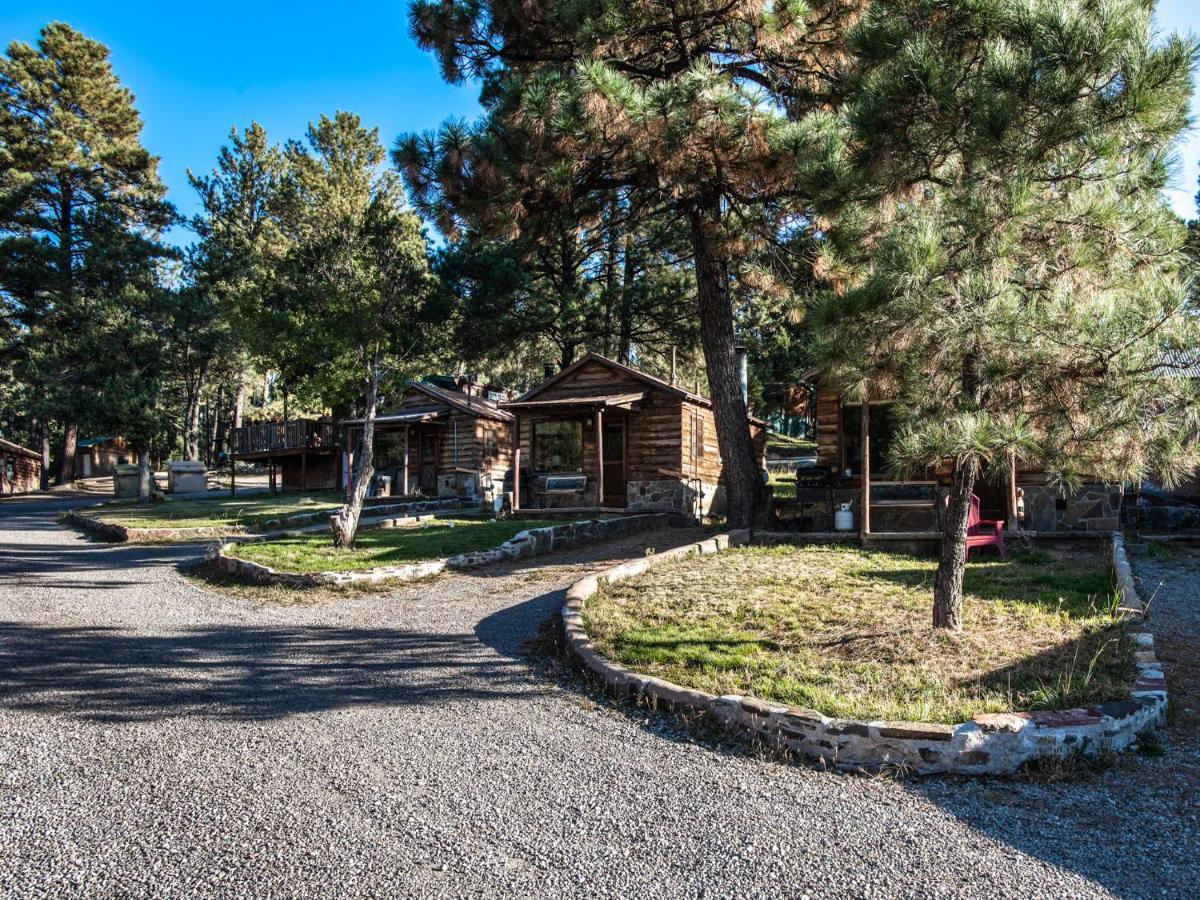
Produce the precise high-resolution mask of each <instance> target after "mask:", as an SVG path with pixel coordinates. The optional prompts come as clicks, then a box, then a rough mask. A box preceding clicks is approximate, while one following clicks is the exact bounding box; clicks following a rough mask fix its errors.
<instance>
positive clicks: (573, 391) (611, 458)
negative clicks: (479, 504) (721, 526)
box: [504, 353, 766, 518]
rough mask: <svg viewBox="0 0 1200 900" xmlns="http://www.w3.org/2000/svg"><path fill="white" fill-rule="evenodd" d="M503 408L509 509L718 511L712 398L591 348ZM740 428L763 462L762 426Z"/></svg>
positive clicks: (721, 501)
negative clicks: (509, 451) (512, 444)
mask: <svg viewBox="0 0 1200 900" xmlns="http://www.w3.org/2000/svg"><path fill="white" fill-rule="evenodd" d="M504 407H505V409H507V410H508V411H509V412H511V413H512V414H513V416H514V419H515V421H514V424H513V431H514V433H515V434H516V435H517V438H516V453H515V454H514V455H515V456H516V459H515V461H514V464H513V465H514V471H515V473H516V483H515V484H513V485H512V486H511V489H512V491H513V501H514V507H516V508H553V507H578V508H589V509H597V508H599V509H607V510H630V511H634V510H636V511H644V510H668V511H674V512H679V513H682V514H684V515H688V516H691V517H693V518H702V517H705V516H715V515H721V514H723V512H724V509H725V503H726V498H725V485H724V483H723V477H722V463H721V455H720V451H719V449H718V447H717V429H716V424H715V421H714V418H713V410H712V403H711V402H710V401H709V400H708V399H707V398H705V397H703V396H701V395H700V394H698V393H693V392H691V391H688V390H685V389H684V388H682V387H680V386H679V385H677V384H673V383H671V382H669V381H664V380H663V379H661V378H657V377H655V376H653V375H650V374H648V373H646V372H643V371H640V370H638V369H635V368H632V367H630V366H626V365H623V364H621V363H619V362H616V361H614V360H611V359H608V358H607V357H604V356H601V355H599V354H597V353H588V354H587V355H585V356H583V357H582V358H580V359H579V360H577V361H576V362H574V363H572V364H571V365H569V366H567V367H566V368H565V369H563V370H562V371H560V372H559V373H558V374H556V375H552V376H551V377H549V378H547V379H546V380H545V381H543V382H542V383H541V384H539V385H538V386H537V387H535V388H533V390H531V391H529V392H528V393H526V394H524V395H522V396H521V397H518V398H517V399H516V400H512V401H510V402H508V403H506V404H504ZM747 427H748V428H749V429H750V433H751V435H752V436H753V439H754V445H755V448H756V451H757V453H758V456H759V459H760V464H761V462H762V460H763V459H764V457H765V452H766V423H765V422H763V421H761V420H759V419H755V418H750V419H749V420H748V421H747Z"/></svg>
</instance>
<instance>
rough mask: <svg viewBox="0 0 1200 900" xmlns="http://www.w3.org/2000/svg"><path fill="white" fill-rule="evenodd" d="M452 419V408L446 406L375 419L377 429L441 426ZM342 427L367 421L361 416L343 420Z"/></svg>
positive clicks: (358, 424) (430, 407) (355, 425)
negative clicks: (395, 426) (402, 426)
mask: <svg viewBox="0 0 1200 900" xmlns="http://www.w3.org/2000/svg"><path fill="white" fill-rule="evenodd" d="M449 418H450V407H449V406H446V405H445V404H440V403H439V404H437V405H431V406H421V407H417V408H415V409H408V410H405V411H404V412H398V413H388V414H387V415H383V416H376V417H375V427H376V428H387V427H389V426H394V425H439V424H444V423H445V422H446V421H448V420H449ZM340 424H342V425H349V426H351V427H361V426H362V425H364V424H366V419H365V418H364V417H362V416H359V417H358V418H356V419H342V421H341V423H340Z"/></svg>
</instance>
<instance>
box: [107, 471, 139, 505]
mask: <svg viewBox="0 0 1200 900" xmlns="http://www.w3.org/2000/svg"><path fill="white" fill-rule="evenodd" d="M112 473H113V476H112V477H113V493H114V494H116V495H117V496H118V497H136V496H137V495H138V467H137V464H136V463H117V464H116V465H115V466H113V467H112Z"/></svg>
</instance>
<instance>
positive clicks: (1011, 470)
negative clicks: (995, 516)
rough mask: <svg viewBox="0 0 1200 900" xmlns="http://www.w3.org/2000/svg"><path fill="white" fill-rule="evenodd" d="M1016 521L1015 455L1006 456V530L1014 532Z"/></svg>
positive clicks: (1011, 453) (1010, 453) (1010, 452)
mask: <svg viewBox="0 0 1200 900" xmlns="http://www.w3.org/2000/svg"><path fill="white" fill-rule="evenodd" d="M1018 524H1019V523H1018V521H1017V455H1016V454H1015V453H1013V452H1012V451H1009V454H1008V530H1009V531H1014V532H1015V531H1016V530H1017V526H1018Z"/></svg>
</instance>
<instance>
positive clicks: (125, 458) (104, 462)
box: [75, 434, 137, 478]
mask: <svg viewBox="0 0 1200 900" xmlns="http://www.w3.org/2000/svg"><path fill="white" fill-rule="evenodd" d="M136 460H137V454H136V453H135V452H134V451H133V450H132V449H130V447H129V445H128V444H127V443H126V442H125V439H124V438H122V437H118V436H117V435H113V434H102V435H98V436H96V437H89V438H84V439H83V440H81V441H77V442H76V443H75V477H76V478H102V477H107V476H109V475H111V474H112V470H113V466H116V465H122V464H124V463H130V462H134V461H136Z"/></svg>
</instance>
